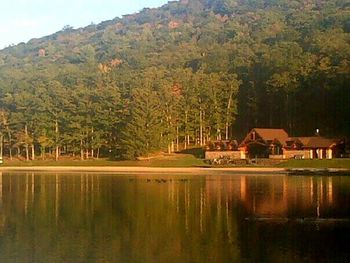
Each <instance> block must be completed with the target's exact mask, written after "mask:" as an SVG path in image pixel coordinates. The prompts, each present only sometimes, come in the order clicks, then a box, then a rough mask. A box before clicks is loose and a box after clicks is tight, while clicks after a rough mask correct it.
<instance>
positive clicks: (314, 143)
mask: <svg viewBox="0 0 350 263" xmlns="http://www.w3.org/2000/svg"><path fill="white" fill-rule="evenodd" d="M290 140H298V141H300V142H301V144H302V145H303V148H330V147H332V146H333V145H334V144H336V141H335V140H334V139H328V138H324V137H321V136H313V137H294V138H290Z"/></svg>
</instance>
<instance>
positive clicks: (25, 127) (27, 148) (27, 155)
mask: <svg viewBox="0 0 350 263" xmlns="http://www.w3.org/2000/svg"><path fill="white" fill-rule="evenodd" d="M24 133H25V138H26V140H27V139H28V127H27V124H26V125H25V126H24ZM24 147H25V150H26V161H29V145H28V143H27V142H25V143H24Z"/></svg>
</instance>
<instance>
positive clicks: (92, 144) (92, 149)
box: [91, 127, 94, 158]
mask: <svg viewBox="0 0 350 263" xmlns="http://www.w3.org/2000/svg"><path fill="white" fill-rule="evenodd" d="M91 157H92V158H94V127H91Z"/></svg>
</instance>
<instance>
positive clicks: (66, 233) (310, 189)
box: [0, 173, 350, 263]
mask: <svg viewBox="0 0 350 263" xmlns="http://www.w3.org/2000/svg"><path fill="white" fill-rule="evenodd" d="M0 185H1V187H0V262H123V263H124V262H126V263H127V262H140V263H151V262H152V263H153V262H162V263H163V262H164V263H171V262H179V263H183V262H184V263H186V262H189V263H192V262H198V263H202V262H210V263H211V262H220V263H221V262H350V249H349V244H350V177H307V176H306V177H288V176H253V175H237V174H236V175H225V174H223V175H220V176H218V175H215V176H214V175H212V176H204V175H197V176H195V175H190V176H185V175H138V176H135V175H127V176H118V175H106V174H85V173H84V174H45V173H2V174H0Z"/></svg>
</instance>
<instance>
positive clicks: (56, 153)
mask: <svg viewBox="0 0 350 263" xmlns="http://www.w3.org/2000/svg"><path fill="white" fill-rule="evenodd" d="M55 135H56V136H55V140H56V149H55V160H56V161H58V158H59V155H60V149H59V146H58V121H57V120H56V122H55Z"/></svg>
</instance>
